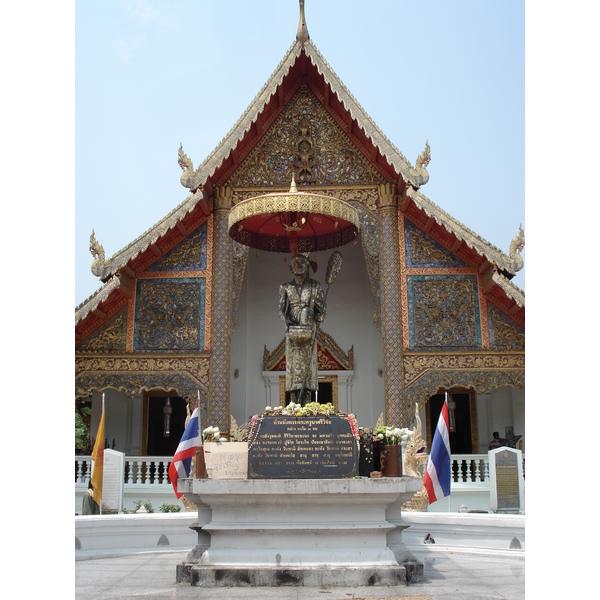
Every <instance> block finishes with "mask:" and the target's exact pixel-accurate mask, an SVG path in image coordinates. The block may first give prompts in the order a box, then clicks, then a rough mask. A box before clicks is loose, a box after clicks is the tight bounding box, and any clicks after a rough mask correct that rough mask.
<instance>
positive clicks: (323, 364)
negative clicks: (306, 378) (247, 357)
mask: <svg viewBox="0 0 600 600" xmlns="http://www.w3.org/2000/svg"><path fill="white" fill-rule="evenodd" d="M317 365H318V369H319V371H351V370H352V369H354V346H352V347H351V348H350V350H348V352H344V351H343V350H342V349H341V348H340V347H339V346H338V345H337V344H336V343H335V341H334V340H333V338H332V337H331V336H330V335H328V334H327V333H325V332H324V331H323V330H322V329H317ZM285 367H286V363H285V338H283V340H281V342H280V343H279V345H278V346H277V348H275V350H273V352H270V351H269V350H268V349H267V347H266V346H265V349H264V353H263V370H264V371H285Z"/></svg>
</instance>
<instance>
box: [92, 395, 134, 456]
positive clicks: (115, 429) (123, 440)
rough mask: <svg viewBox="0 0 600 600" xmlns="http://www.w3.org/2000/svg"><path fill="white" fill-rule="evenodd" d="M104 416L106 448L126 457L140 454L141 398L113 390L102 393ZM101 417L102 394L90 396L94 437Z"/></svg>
mask: <svg viewBox="0 0 600 600" xmlns="http://www.w3.org/2000/svg"><path fill="white" fill-rule="evenodd" d="M104 394H105V396H104V404H105V411H106V416H105V419H104V437H105V439H107V440H108V447H109V448H112V447H113V439H114V441H115V447H114V449H115V450H117V451H119V452H124V453H125V454H128V455H133V456H137V455H139V454H140V445H141V434H142V398H141V397H138V398H129V397H128V396H126V395H125V394H124V393H123V392H119V391H117V390H113V389H107V390H105V391H104ZM101 415H102V392H94V394H93V396H92V422H91V435H92V438H94V437H95V436H96V433H97V431H98V425H99V424H100V417H101Z"/></svg>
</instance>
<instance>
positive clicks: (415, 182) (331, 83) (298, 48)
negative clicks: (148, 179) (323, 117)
mask: <svg viewBox="0 0 600 600" xmlns="http://www.w3.org/2000/svg"><path fill="white" fill-rule="evenodd" d="M301 5H302V3H301ZM302 26H304V30H302ZM298 32H299V33H298V35H297V39H296V41H295V42H294V43H293V44H292V46H291V47H290V49H289V51H288V52H287V54H286V55H285V56H284V58H283V59H282V60H281V62H280V63H279V65H278V66H277V68H276V69H275V71H274V72H273V74H272V75H271V77H270V78H269V80H268V81H267V82H266V83H265V85H264V86H263V87H262V89H261V90H260V91H259V92H258V94H257V95H256V96H255V98H254V100H253V101H252V102H251V103H250V105H249V106H248V108H247V109H246V111H245V112H244V113H243V114H242V116H241V117H240V118H239V119H238V121H237V122H236V124H235V125H234V126H233V127H232V128H231V130H230V131H229V133H228V134H227V135H226V136H225V137H224V138H223V139H222V140H221V142H220V143H219V144H218V145H217V147H216V148H215V149H214V150H213V151H212V152H211V153H210V155H209V156H208V157H207V158H206V159H205V160H204V162H203V163H201V164H200V165H199V166H198V167H197V169H194V165H193V162H192V160H191V159H189V158H188V157H187V156H186V154H185V152H184V150H183V146H182V145H181V146H180V147H179V151H178V162H179V165H180V166H181V168H182V169H183V174H182V175H181V180H180V181H181V184H182V185H183V186H184V187H186V188H188V189H189V190H190V191H191V194H190V195H189V196H188V197H187V198H186V199H185V200H184V201H183V202H182V203H181V204H180V205H179V206H177V207H176V208H175V209H173V210H172V211H171V212H170V213H169V214H168V215H167V216H165V217H164V218H163V219H161V220H160V221H159V222H158V223H157V224H156V225H154V226H153V227H151V228H150V229H148V230H147V231H146V232H144V233H143V234H142V235H140V236H139V237H138V238H137V239H135V240H134V241H133V242H131V243H130V244H129V245H128V246H126V247H124V248H123V249H121V250H120V251H118V252H117V253H115V254H114V255H113V256H112V257H111V258H109V259H106V258H105V256H104V249H103V247H102V245H101V244H100V243H99V242H98V241H97V240H96V238H95V234H94V233H93V232H92V236H91V238H90V251H91V253H92V255H93V256H94V261H93V263H92V267H91V270H92V272H93V273H94V275H96V276H97V277H98V278H99V279H101V280H102V281H103V282H105V283H106V285H104V286H103V287H102V288H100V289H99V290H98V291H97V292H96V293H95V294H93V295H92V296H90V297H89V298H88V299H87V300H85V301H84V302H82V303H81V304H80V305H79V306H78V307H77V308H76V313H75V314H76V317H75V321H76V323H78V322H79V321H81V320H82V319H83V318H85V317H86V316H87V315H88V314H89V312H90V311H92V310H93V309H94V307H97V306H98V304H99V303H101V302H102V301H103V299H105V297H107V295H108V294H109V293H110V291H114V290H115V289H117V287H118V286H119V281H118V279H116V278H115V277H114V276H115V275H116V274H117V273H118V272H119V271H120V270H122V269H124V268H126V267H127V265H128V263H129V262H130V261H131V260H133V259H135V258H136V257H138V256H139V255H140V254H141V253H143V252H145V251H146V250H148V248H150V247H151V246H152V245H153V244H156V242H157V240H159V238H161V237H162V236H164V235H165V234H166V233H167V232H169V231H170V230H171V229H173V228H174V227H178V226H179V224H180V223H181V222H182V221H183V219H184V218H185V217H186V215H188V214H190V213H191V212H192V211H194V209H195V208H196V206H197V205H200V208H201V209H202V211H203V213H204V214H205V215H208V214H210V212H211V209H212V182H211V181H210V179H211V177H213V176H215V174H216V173H217V175H218V172H219V170H220V169H222V168H223V165H224V164H225V163H226V161H228V159H230V157H231V156H233V154H234V153H235V152H236V149H239V147H240V143H241V142H243V141H244V138H245V136H246V134H247V133H248V132H249V131H250V130H251V129H252V128H253V127H254V128H256V129H258V127H259V120H260V118H261V115H262V114H263V112H264V111H265V109H266V108H267V106H268V104H269V102H270V101H271V100H272V98H273V97H275V98H278V95H279V94H281V93H282V83H283V81H284V78H285V77H286V76H287V75H289V74H290V71H291V70H292V68H293V67H294V65H295V64H296V62H297V61H298V60H299V59H300V58H301V56H302V55H303V54H304V56H305V57H306V58H307V59H308V65H307V67H309V65H312V67H313V68H314V69H316V71H317V72H318V74H319V75H320V76H321V77H322V78H323V80H324V82H325V84H326V86H325V87H327V88H328V89H329V93H330V94H331V95H332V96H333V95H335V96H337V99H338V101H339V103H340V104H341V105H342V106H343V107H344V109H345V110H346V112H347V114H348V115H349V116H350V117H351V119H352V121H353V122H354V123H355V124H356V125H357V126H358V127H359V128H360V129H361V130H362V134H363V135H364V136H365V137H366V138H367V139H368V140H370V142H371V143H372V144H373V146H374V149H376V150H377V153H378V156H380V157H381V159H382V160H384V161H387V163H388V165H389V166H390V167H392V168H393V170H394V171H395V173H396V174H398V175H399V176H401V178H402V180H403V181H404V182H405V183H406V184H408V185H407V186H406V196H407V197H408V198H410V200H411V201H412V202H414V204H415V206H416V207H417V208H418V209H419V210H422V211H423V212H424V213H425V214H426V215H428V216H429V217H432V218H433V219H434V220H435V221H436V222H437V223H438V224H439V225H441V226H442V227H444V228H445V229H446V230H447V231H449V232H451V233H453V234H454V235H455V236H456V238H457V239H460V240H462V241H464V243H465V244H466V245H467V246H468V247H469V248H471V249H473V250H475V251H476V252H477V253H479V254H480V255H481V256H482V257H484V258H485V259H486V260H487V261H488V262H489V263H490V264H491V265H495V266H497V268H498V270H499V271H500V273H501V275H499V274H494V275H498V276H497V277H496V276H494V277H493V279H494V282H496V283H498V285H499V286H500V287H501V288H502V289H503V290H504V291H505V292H506V294H507V296H508V297H509V298H512V299H514V300H515V302H516V303H517V304H518V305H519V306H523V305H524V294H523V292H522V291H521V290H519V289H518V288H517V287H516V286H514V285H513V284H511V283H510V282H509V281H508V279H507V277H508V278H510V277H512V276H514V274H515V273H516V272H517V271H518V270H520V269H521V268H522V267H523V259H522V258H521V256H520V252H521V250H522V248H523V245H524V236H523V234H522V230H521V231H520V234H519V235H518V236H517V237H516V238H515V240H513V243H512V244H511V250H510V256H507V255H506V254H504V253H503V252H502V251H500V250H499V249H497V248H495V247H494V246H493V245H491V244H490V243H489V242H487V241H485V240H484V239H483V238H481V237H480V236H478V235H476V234H475V233H473V232H472V231H471V230H469V229H468V228H467V227H465V226H464V225H462V224H461V223H459V222H458V221H456V220H455V219H453V218H452V217H451V216H450V215H448V214H447V213H445V212H444V211H443V210H442V209H441V208H439V207H438V206H436V205H435V204H434V203H433V202H431V201H430V200H429V199H428V198H426V197H425V196H424V195H422V194H421V193H420V192H419V188H420V187H421V186H423V185H425V184H426V183H427V182H428V181H429V174H428V172H427V165H428V164H429V162H430V159H431V152H430V148H429V144H428V143H427V142H426V145H425V148H424V150H423V152H422V153H421V154H420V155H419V157H418V158H417V160H416V163H415V166H414V167H413V166H412V165H411V164H410V162H409V161H408V160H407V159H406V157H405V156H404V155H403V154H402V153H401V152H400V151H399V150H398V149H397V148H396V147H395V146H394V145H393V144H392V143H391V142H390V141H389V140H388V138H387V137H386V136H385V135H384V134H383V133H382V132H381V130H380V129H379V128H378V127H377V125H376V124H375V123H374V122H373V120H372V119H371V118H370V117H369V115H368V114H367V113H366V112H365V110H364V109H363V108H362V106H361V105H360V104H359V103H358V101H357V100H356V99H355V98H354V96H353V95H352V94H351V93H350V92H349V91H348V89H347V88H346V86H345V85H344V84H343V83H342V81H341V80H340V79H339V77H338V76H337V75H336V73H335V72H334V71H333V69H332V68H331V67H330V66H329V64H328V63H327V61H326V60H325V59H324V58H323V56H322V55H321V54H320V52H319V51H318V50H317V48H316V47H315V45H314V44H313V43H312V41H311V40H310V38H309V36H308V31H307V30H306V25H305V21H303V14H302V12H301V17H300V24H299V28H298ZM304 32H305V33H304ZM278 101H279V102H283V100H282V99H281V98H279V100H278ZM251 148H252V146H251V147H250V149H251ZM248 151H249V150H248ZM502 275H504V276H502Z"/></svg>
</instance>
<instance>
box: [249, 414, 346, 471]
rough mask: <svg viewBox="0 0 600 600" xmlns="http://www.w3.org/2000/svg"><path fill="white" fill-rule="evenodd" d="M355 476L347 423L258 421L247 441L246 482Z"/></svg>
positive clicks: (336, 420)
mask: <svg viewBox="0 0 600 600" xmlns="http://www.w3.org/2000/svg"><path fill="white" fill-rule="evenodd" d="M356 475H358V445H357V443H356V439H355V437H354V436H353V435H352V429H351V427H350V423H349V422H348V419H347V418H346V417H343V416H339V415H331V416H329V417H327V416H317V417H288V416H276V417H274V416H265V415H261V416H259V417H257V421H256V423H255V424H253V427H252V430H251V432H250V437H249V439H248V479H337V478H341V477H355V476H356Z"/></svg>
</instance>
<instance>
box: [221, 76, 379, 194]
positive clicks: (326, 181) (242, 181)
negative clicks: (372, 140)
mask: <svg viewBox="0 0 600 600" xmlns="http://www.w3.org/2000/svg"><path fill="white" fill-rule="evenodd" d="M292 172H294V175H295V177H296V178H297V179H296V181H297V183H299V184H302V183H311V184H314V185H348V184H364V185H367V184H376V183H379V182H380V180H381V177H380V176H379V175H378V173H377V172H376V171H375V169H373V168H372V167H371V165H370V164H369V162H368V161H367V159H366V158H365V157H364V156H363V154H362V153H361V151H360V150H359V149H358V148H357V147H356V146H354V144H353V143H352V142H351V141H350V139H349V138H348V136H347V135H346V134H345V133H344V131H343V130H342V128H341V127H340V126H339V125H338V124H337V123H336V122H335V120H334V119H333V118H332V117H331V116H330V115H329V114H328V113H327V111H326V110H325V108H323V106H322V104H321V103H320V101H319V100H318V99H317V98H316V96H315V95H314V94H313V93H312V92H311V91H310V89H309V88H308V86H307V85H303V86H301V87H300V88H299V89H298V91H297V92H296V94H294V96H293V98H292V99H291V100H290V102H289V104H288V105H287V106H286V108H285V109H284V110H283V112H282V113H281V114H280V115H279V116H278V117H277V118H276V119H275V121H274V122H273V124H272V125H271V127H270V128H269V130H268V131H267V132H266V134H265V135H264V137H263V139H262V140H261V141H260V142H259V143H258V145H257V146H256V148H254V149H253V150H252V152H250V154H249V155H248V156H247V157H246V159H245V160H244V161H243V162H242V164H241V165H240V167H239V168H238V169H237V170H236V171H235V172H234V173H233V175H232V177H231V179H230V181H229V183H230V185H232V186H234V187H238V188H240V187H242V188H245V187H273V186H289V184H290V181H291V179H292Z"/></svg>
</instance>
